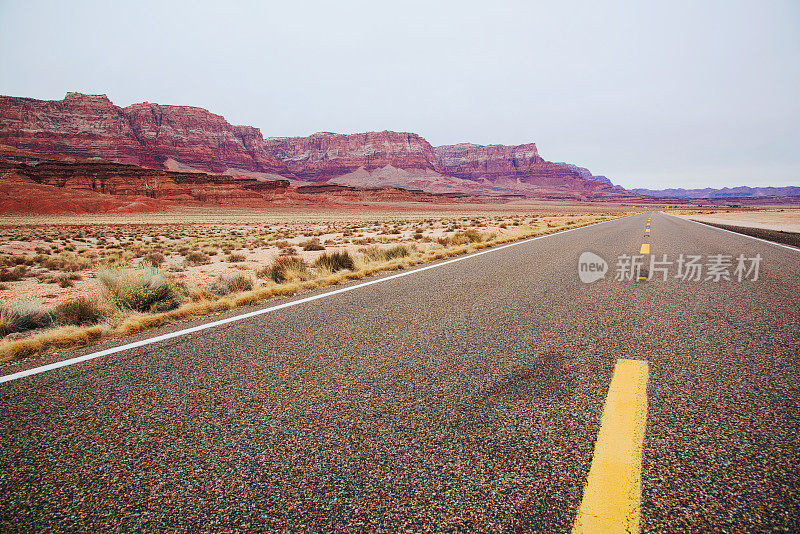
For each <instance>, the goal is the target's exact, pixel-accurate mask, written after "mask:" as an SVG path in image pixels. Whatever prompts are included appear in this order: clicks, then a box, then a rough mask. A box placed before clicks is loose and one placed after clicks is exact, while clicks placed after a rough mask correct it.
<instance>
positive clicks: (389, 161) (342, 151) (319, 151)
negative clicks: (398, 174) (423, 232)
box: [266, 131, 438, 182]
mask: <svg viewBox="0 0 800 534" xmlns="http://www.w3.org/2000/svg"><path fill="white" fill-rule="evenodd" d="M266 143H267V150H269V152H270V153H271V154H273V155H274V156H276V157H277V158H279V159H280V160H281V161H283V163H285V164H286V166H287V167H288V168H289V171H290V172H292V173H293V174H294V175H295V176H297V177H298V178H301V179H304V180H308V181H314V182H322V181H327V180H330V179H331V178H336V177H338V176H342V175H344V174H348V173H351V172H353V171H356V170H357V169H360V168H363V169H365V170H367V171H371V170H375V169H380V168H383V167H387V166H391V167H398V168H402V169H434V168H436V165H437V163H438V161H437V156H436V153H435V151H434V149H433V147H432V146H431V144H430V143H428V142H427V141H426V140H425V139H423V138H422V137H420V136H419V135H417V134H414V133H407V132H389V131H384V132H367V133H359V134H352V135H343V134H334V133H329V132H320V133H315V134H313V135H311V136H309V137H271V138H269V139H267V140H266Z"/></svg>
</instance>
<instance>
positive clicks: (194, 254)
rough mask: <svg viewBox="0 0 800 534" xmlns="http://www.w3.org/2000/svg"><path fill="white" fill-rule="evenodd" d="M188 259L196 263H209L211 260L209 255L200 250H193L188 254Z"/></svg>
mask: <svg viewBox="0 0 800 534" xmlns="http://www.w3.org/2000/svg"><path fill="white" fill-rule="evenodd" d="M186 261H187V262H189V263H193V264H195V265H200V264H202V263H208V262H209V261H210V260H209V258H208V256H207V255H205V254H203V253H202V252H200V251H199V250H193V251H191V252H188V253H187V254H186Z"/></svg>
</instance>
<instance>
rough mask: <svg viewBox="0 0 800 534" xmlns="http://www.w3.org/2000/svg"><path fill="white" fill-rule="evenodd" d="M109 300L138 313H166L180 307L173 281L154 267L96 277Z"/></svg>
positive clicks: (108, 273)
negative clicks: (103, 287)
mask: <svg viewBox="0 0 800 534" xmlns="http://www.w3.org/2000/svg"><path fill="white" fill-rule="evenodd" d="M98 278H99V279H100V282H101V283H102V284H103V285H104V286H105V288H106V290H107V292H108V296H109V299H110V300H111V301H112V302H113V303H114V304H116V305H117V306H118V307H120V308H124V309H129V310H134V311H139V312H151V311H166V310H171V309H173V308H176V307H177V306H178V304H180V297H179V294H178V289H177V287H176V286H175V284H174V283H173V282H172V280H170V279H169V277H167V276H166V275H165V274H164V273H162V272H159V271H157V270H156V269H154V268H153V267H149V266H145V267H142V268H140V269H104V270H101V271H100V272H99V273H98Z"/></svg>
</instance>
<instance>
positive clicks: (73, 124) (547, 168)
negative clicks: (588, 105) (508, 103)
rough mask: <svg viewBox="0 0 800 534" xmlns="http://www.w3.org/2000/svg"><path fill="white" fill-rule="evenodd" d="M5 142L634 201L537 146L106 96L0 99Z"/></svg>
mask: <svg viewBox="0 0 800 534" xmlns="http://www.w3.org/2000/svg"><path fill="white" fill-rule="evenodd" d="M0 145H7V146H10V147H14V148H16V149H20V150H26V151H31V152H35V153H57V154H64V155H67V156H73V157H79V158H91V157H100V158H103V159H104V160H107V161H110V162H116V163H124V164H133V165H139V166H143V167H150V168H157V169H170V170H181V171H199V172H207V173H215V174H228V175H234V176H240V177H242V178H259V179H271V180H276V179H288V180H290V181H291V182H292V183H293V184H295V185H299V186H302V185H305V184H313V183H327V182H330V183H333V184H339V185H344V186H359V187H383V186H391V187H401V188H409V189H420V190H423V191H427V192H432V193H447V194H450V193H459V192H466V193H469V194H475V195H488V196H520V195H522V196H526V197H531V198H552V199H572V200H597V199H609V200H620V199H625V198H636V197H637V195H635V194H631V193H630V192H628V191H626V190H625V189H623V188H621V187H618V186H614V185H613V184H612V183H611V182H610V180H608V179H607V178H605V177H598V176H593V175H592V173H591V172H589V171H588V170H587V169H584V168H581V167H578V166H575V165H571V164H566V163H552V162H548V161H545V160H544V159H543V158H542V157H541V156H540V155H539V153H538V151H537V149H536V145H535V144H533V143H528V144H523V145H517V146H505V145H488V146H483V145H475V144H471V143H462V144H457V145H448V146H441V147H433V146H432V145H431V144H430V143H429V142H428V141H427V140H425V139H424V138H423V137H421V136H419V135H417V134H415V133H410V132H392V131H382V132H366V133H358V134H334V133H329V132H320V133H316V134H313V135H311V136H308V137H267V138H265V137H263V136H262V134H261V131H260V130H259V129H258V128H254V127H251V126H234V125H231V124H230V123H228V122H227V121H226V120H225V119H224V117H222V116H220V115H215V114H214V113H211V112H209V111H207V110H205V109H203V108H198V107H190V106H167V105H160V104H153V103H148V102H144V103H139V104H133V105H130V106H127V107H125V108H120V107H118V106H115V105H114V104H113V103H112V102H111V100H109V98H108V97H107V96H106V95H85V94H81V93H67V95H66V97H65V98H64V99H63V100H53V101H51V100H37V99H32V98H21V97H10V96H0Z"/></svg>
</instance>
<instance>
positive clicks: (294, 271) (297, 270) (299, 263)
mask: <svg viewBox="0 0 800 534" xmlns="http://www.w3.org/2000/svg"><path fill="white" fill-rule="evenodd" d="M256 276H258V277H259V278H266V279H269V280H272V281H273V282H275V283H277V284H282V283H284V282H292V281H295V280H302V279H304V278H307V277H308V264H307V263H306V262H305V260H303V259H302V258H300V257H298V256H279V257H278V258H275V261H273V262H272V264H270V265H269V266H267V267H264V268H262V269H259V270H258V271H257V272H256Z"/></svg>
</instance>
